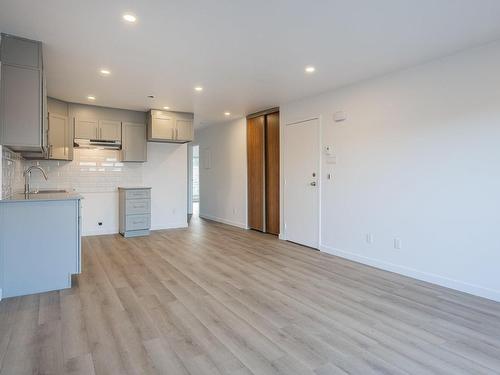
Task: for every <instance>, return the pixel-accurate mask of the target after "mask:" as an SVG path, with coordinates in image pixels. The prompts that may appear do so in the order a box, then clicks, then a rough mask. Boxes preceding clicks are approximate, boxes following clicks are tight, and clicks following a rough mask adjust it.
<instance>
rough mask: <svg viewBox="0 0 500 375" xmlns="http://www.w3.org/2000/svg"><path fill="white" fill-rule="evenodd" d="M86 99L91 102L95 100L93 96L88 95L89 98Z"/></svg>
mask: <svg viewBox="0 0 500 375" xmlns="http://www.w3.org/2000/svg"><path fill="white" fill-rule="evenodd" d="M87 99H88V100H92V101H93V100H95V96H94V95H89V96H87Z"/></svg>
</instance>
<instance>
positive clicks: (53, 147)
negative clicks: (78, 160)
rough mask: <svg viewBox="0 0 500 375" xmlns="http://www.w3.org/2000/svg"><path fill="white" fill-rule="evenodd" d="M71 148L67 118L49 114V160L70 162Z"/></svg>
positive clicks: (71, 141) (71, 142)
mask: <svg viewBox="0 0 500 375" xmlns="http://www.w3.org/2000/svg"><path fill="white" fill-rule="evenodd" d="M71 148H73V140H72V139H71V134H70V127H69V123H68V118H67V117H66V116H61V115H58V114H55V113H49V159H54V160H71V159H72V152H70V151H71Z"/></svg>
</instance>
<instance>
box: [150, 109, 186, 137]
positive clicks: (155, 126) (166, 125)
mask: <svg viewBox="0 0 500 375" xmlns="http://www.w3.org/2000/svg"><path fill="white" fill-rule="evenodd" d="M193 118H194V115H193V114H192V113H184V112H171V111H159V110H155V109H153V110H151V111H150V113H149V115H148V141H150V142H173V143H185V142H191V141H192V140H193Z"/></svg>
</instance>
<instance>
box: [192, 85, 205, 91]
mask: <svg viewBox="0 0 500 375" xmlns="http://www.w3.org/2000/svg"><path fill="white" fill-rule="evenodd" d="M194 89H195V91H198V92H200V91H203V87H201V86H196V87H195V88H194Z"/></svg>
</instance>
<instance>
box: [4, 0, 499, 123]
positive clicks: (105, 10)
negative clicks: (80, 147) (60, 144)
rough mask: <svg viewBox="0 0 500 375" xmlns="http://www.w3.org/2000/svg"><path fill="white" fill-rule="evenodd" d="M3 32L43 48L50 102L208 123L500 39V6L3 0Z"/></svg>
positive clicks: (442, 1) (491, 0)
mask: <svg viewBox="0 0 500 375" xmlns="http://www.w3.org/2000/svg"><path fill="white" fill-rule="evenodd" d="M125 11H130V12H133V13H134V14H135V15H136V16H137V19H138V22H137V23H136V24H127V23H125V22H124V21H123V20H122V18H121V17H122V14H123V13H124V12H125ZM0 31H2V32H6V33H11V34H15V35H20V36H24V37H27V38H32V39H37V40H41V41H43V42H44V43H45V46H44V47H45V49H44V55H45V65H46V73H47V86H48V93H49V95H50V96H54V97H56V98H60V99H64V100H68V101H72V102H78V103H88V101H87V99H86V97H87V95H90V94H92V95H95V96H96V97H97V101H96V102H95V104H96V105H102V106H110V107H117V108H127V109H135V110H147V109H149V108H151V107H153V108H161V107H163V106H165V105H168V106H170V107H171V109H173V110H180V111H193V112H195V114H196V118H197V121H198V122H199V123H201V124H208V123H212V122H216V121H220V120H223V119H224V115H223V112H225V111H230V112H231V113H232V116H234V117H236V116H242V115H245V114H248V113H251V112H254V111H257V110H261V109H265V108H268V107H273V106H278V105H280V104H281V103H285V102H287V101H290V100H293V99H298V98H301V97H306V96H311V95H314V94H316V93H320V92H324V91H326V90H328V89H332V88H335V87H339V86H342V85H345V84H348V83H352V82H355V81H359V80H362V79H365V78H368V77H372V76H375V75H379V74H383V73H387V72H390V71H393V70H397V69H399V68H403V67H407V66H410V65H414V64H418V63H421V62H424V61H427V60H430V59H433V58H436V57H440V56H443V55H447V54H450V53H453V52H455V51H458V50H461V49H464V48H468V47H471V46H474V45H477V44H481V43H485V42H489V41H492V40H495V39H497V38H499V37H500V1H498V0H377V1H373V0H329V1H328V0H314V1H312V0H309V1H307V0H303V1H298V0H282V1H276V0H267V1H266V0H251V1H249V0H247V1H245V0H211V1H210V0H199V1H189V0H171V1H167V0H149V1H146V0H125V1H118V0H116V1H111V0H106V1H103V0H79V1H73V0H43V1H41V0H0ZM308 64H311V65H314V66H315V67H316V73H315V74H313V75H306V74H305V73H304V67H305V66H306V65H308ZM102 67H106V68H109V69H110V70H111V71H112V75H111V76H110V77H107V78H104V77H102V76H100V75H99V69H100V68H102ZM196 85H202V86H203V87H204V91H203V92H202V93H195V92H194V90H193V88H194V86H196ZM149 94H154V95H155V96H156V99H154V100H150V99H147V98H146V96H147V95H149Z"/></svg>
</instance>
